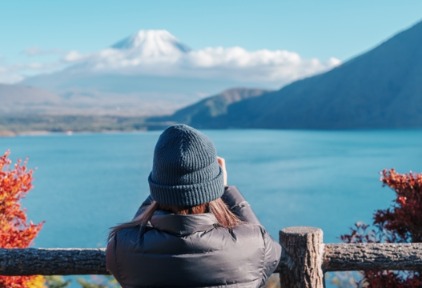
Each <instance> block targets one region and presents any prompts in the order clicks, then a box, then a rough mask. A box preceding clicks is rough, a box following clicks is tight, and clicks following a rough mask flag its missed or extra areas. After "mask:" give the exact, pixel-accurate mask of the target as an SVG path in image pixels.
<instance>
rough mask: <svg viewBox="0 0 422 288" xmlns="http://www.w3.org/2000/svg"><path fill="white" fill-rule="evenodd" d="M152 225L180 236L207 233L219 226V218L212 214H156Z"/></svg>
mask: <svg viewBox="0 0 422 288" xmlns="http://www.w3.org/2000/svg"><path fill="white" fill-rule="evenodd" d="M150 223H151V225H152V226H153V227H154V228H156V229H158V230H161V231H165V232H167V233H171V234H174V235H180V236H183V235H189V234H192V233H195V232H200V231H207V230H210V229H212V228H214V227H215V226H216V225H219V224H218V221H217V218H215V216H214V214H211V213H204V214H190V215H178V214H172V213H165V212H164V213H156V214H154V215H153V216H152V218H151V220H150Z"/></svg>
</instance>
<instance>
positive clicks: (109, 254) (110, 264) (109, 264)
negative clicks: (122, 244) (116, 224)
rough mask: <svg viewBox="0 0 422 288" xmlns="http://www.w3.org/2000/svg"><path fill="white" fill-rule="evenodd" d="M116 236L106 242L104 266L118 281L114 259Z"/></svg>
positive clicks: (115, 260)
mask: <svg viewBox="0 0 422 288" xmlns="http://www.w3.org/2000/svg"><path fill="white" fill-rule="evenodd" d="M116 240H117V238H116V236H113V237H112V238H111V239H110V240H109V241H108V243H107V249H106V268H107V271H108V272H110V273H111V274H112V275H113V276H114V277H115V278H116V280H117V281H119V282H120V279H119V278H120V277H119V275H118V272H117V271H118V270H117V269H118V267H117V259H116Z"/></svg>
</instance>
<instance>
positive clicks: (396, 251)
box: [0, 227, 422, 288]
mask: <svg viewBox="0 0 422 288" xmlns="http://www.w3.org/2000/svg"><path fill="white" fill-rule="evenodd" d="M322 234H323V233H322V230H321V229H318V228H312V227H290V228H286V229H283V230H281V231H280V243H281V245H282V247H283V253H282V256H281V260H280V265H279V267H278V269H277V270H276V273H279V274H280V282H281V287H298V288H299V287H306V288H308V287H309V288H311V287H312V288H322V287H324V273H325V272H329V271H354V270H358V271H362V270H384V269H388V270H422V243H412V244H391V243H388V244H387V243H386V244H324V243H323V239H322ZM83 274H108V272H107V270H106V267H105V250H104V249H103V248H98V249H73V248H68V249H36V248H27V249H0V275H83Z"/></svg>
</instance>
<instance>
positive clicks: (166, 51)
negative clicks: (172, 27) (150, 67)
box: [112, 30, 190, 57]
mask: <svg viewBox="0 0 422 288" xmlns="http://www.w3.org/2000/svg"><path fill="white" fill-rule="evenodd" d="M112 48H113V49H118V50H132V51H133V50H136V53H137V54H138V55H140V56H145V57H157V56H158V57H160V56H172V55H179V54H184V53H186V52H189V51H190V48H189V47H188V46H186V45H185V44H183V43H181V42H180V41H179V40H177V38H176V37H174V36H173V35H172V34H171V33H170V32H168V31H167V30H140V31H138V32H137V33H135V34H133V35H132V36H129V37H127V38H125V39H123V40H121V41H119V42H117V43H116V44H114V45H113V46H112Z"/></svg>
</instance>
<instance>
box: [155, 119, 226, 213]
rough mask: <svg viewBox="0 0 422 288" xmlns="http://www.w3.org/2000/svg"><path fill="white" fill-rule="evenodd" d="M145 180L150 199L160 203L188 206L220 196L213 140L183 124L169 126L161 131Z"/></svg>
mask: <svg viewBox="0 0 422 288" xmlns="http://www.w3.org/2000/svg"><path fill="white" fill-rule="evenodd" d="M148 182H149V187H150V192H151V196H152V198H153V199H154V200H155V201H157V202H158V203H160V204H164V205H176V206H182V207H191V206H195V205H199V204H202V203H207V202H210V201H212V200H215V199H217V198H220V197H221V196H222V195H223V192H224V179H223V171H222V169H221V167H220V165H219V164H218V162H217V152H216V150H215V147H214V145H213V143H212V142H211V140H210V139H208V137H207V136H205V135H204V134H202V133H201V132H199V131H197V130H195V129H193V128H192V127H189V126H187V125H174V126H171V127H169V128H167V129H166V130H165V131H164V132H163V133H162V134H161V136H160V138H159V139H158V141H157V144H156V146H155V151H154V162H153V166H152V171H151V174H150V175H149V178H148Z"/></svg>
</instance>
